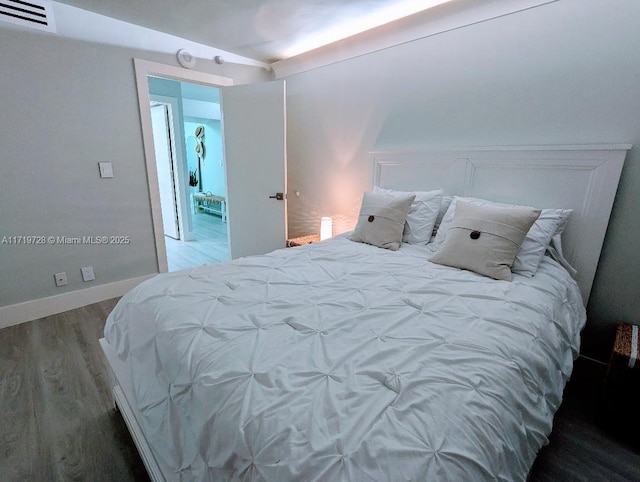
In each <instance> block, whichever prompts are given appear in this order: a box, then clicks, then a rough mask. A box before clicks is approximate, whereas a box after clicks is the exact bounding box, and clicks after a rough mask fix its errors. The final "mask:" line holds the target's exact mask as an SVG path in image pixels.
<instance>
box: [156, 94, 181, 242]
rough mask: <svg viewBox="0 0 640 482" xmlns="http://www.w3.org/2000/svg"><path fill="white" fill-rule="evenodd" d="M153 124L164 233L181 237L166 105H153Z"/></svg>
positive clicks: (177, 237) (175, 237)
mask: <svg viewBox="0 0 640 482" xmlns="http://www.w3.org/2000/svg"><path fill="white" fill-rule="evenodd" d="M151 124H152V128H153V144H154V147H155V152H156V164H157V167H158V186H159V188H160V205H161V207H162V225H163V227H164V234H165V236H170V237H172V238H174V239H180V231H179V229H178V207H177V205H176V186H175V176H174V168H175V166H174V163H173V156H172V153H171V140H170V139H169V133H170V130H169V119H168V113H167V106H166V105H164V104H158V105H153V106H151Z"/></svg>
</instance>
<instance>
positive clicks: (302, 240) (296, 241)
mask: <svg viewBox="0 0 640 482" xmlns="http://www.w3.org/2000/svg"><path fill="white" fill-rule="evenodd" d="M319 242H320V235H319V234H310V235H308V236H298V237H297V238H290V239H287V248H293V247H294V246H302V245H304V244H311V243H319Z"/></svg>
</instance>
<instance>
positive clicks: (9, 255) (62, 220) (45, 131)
mask: <svg viewBox="0 0 640 482" xmlns="http://www.w3.org/2000/svg"><path fill="white" fill-rule="evenodd" d="M0 46H1V47H0V65H1V66H2V67H1V69H2V72H1V74H0V240H1V239H2V238H3V237H4V236H18V235H38V236H50V235H52V236H68V237H75V236H97V235H108V236H110V235H123V236H129V237H130V239H131V242H130V244H128V245H107V246H90V245H72V246H69V245H67V246H62V245H55V244H45V245H31V246H26V245H10V244H1V243H0V306H7V305H12V304H15V303H19V302H23V301H28V300H34V299H39V298H44V297H47V296H51V295H56V294H61V293H65V292H69V291H73V290H77V289H82V288H86V287H89V286H95V285H97V284H102V283H108V282H114V281H119V280H124V279H128V278H132V277H137V276H142V275H146V274H150V273H155V272H157V269H158V268H157V263H156V254H155V245H154V237H153V230H152V225H151V210H150V205H149V192H148V185H147V178H146V168H145V160H144V153H143V144H142V133H141V127H140V116H139V112H138V99H137V92H136V86H135V75H134V69H133V61H132V58H133V57H138V58H144V59H147V60H152V61H157V62H162V63H165V64H169V65H176V66H177V62H176V60H175V57H174V56H172V55H165V54H157V53H150V52H144V51H137V50H131V49H125V48H120V47H111V46H104V45H98V44H92V43H86V42H79V41H74V40H68V39H64V38H61V37H56V36H53V35H48V34H41V33H37V32H34V33H32V32H30V31H23V30H18V29H14V28H5V27H3V26H1V25H0ZM198 68H199V69H200V70H204V71H206V72H209V73H215V74H218V75H223V76H227V77H231V78H234V80H235V83H237V84H241V83H248V82H255V81H262V80H266V79H269V78H270V74H268V73H267V72H266V71H264V70H263V69H258V68H255V67H245V66H237V65H229V64H225V65H222V66H217V64H215V63H214V62H213V61H210V62H205V61H199V62H198ZM98 161H111V162H113V168H114V172H115V178H113V179H108V180H101V179H100V178H99V176H98V164H97V163H98ZM86 265H92V266H94V268H95V274H96V280H95V281H93V282H91V283H83V282H82V279H81V276H80V268H81V267H82V266H86ZM59 271H66V273H67V277H68V280H69V285H68V286H66V287H63V288H57V287H56V286H55V284H54V278H53V275H54V273H57V272H59ZM4 321H7V320H4Z"/></svg>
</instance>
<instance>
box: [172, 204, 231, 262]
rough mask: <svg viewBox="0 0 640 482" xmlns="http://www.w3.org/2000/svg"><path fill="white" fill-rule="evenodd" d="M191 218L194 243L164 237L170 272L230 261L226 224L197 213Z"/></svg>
mask: <svg viewBox="0 0 640 482" xmlns="http://www.w3.org/2000/svg"><path fill="white" fill-rule="evenodd" d="M192 217H193V218H192V219H193V232H194V234H195V238H196V239H195V240H194V241H180V240H177V239H173V238H171V237H169V236H165V237H164V240H165V244H166V247H167V264H168V267H169V271H170V272H172V271H178V270H181V269H186V268H193V267H195V266H200V265H203V264H207V263H219V262H221V261H228V260H229V259H230V258H229V245H228V241H227V223H223V222H222V219H221V218H220V216H216V215H213V214H206V213H197V214H192Z"/></svg>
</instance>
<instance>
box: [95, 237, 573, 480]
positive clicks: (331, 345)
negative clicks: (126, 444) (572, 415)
mask: <svg viewBox="0 0 640 482" xmlns="http://www.w3.org/2000/svg"><path fill="white" fill-rule="evenodd" d="M430 254H431V251H430V247H429V246H428V245H427V246H416V245H407V244H403V245H402V247H401V249H400V250H398V251H395V252H394V251H388V250H385V249H379V248H376V247H372V246H369V245H365V244H360V243H355V242H352V241H350V240H349V239H347V238H346V237H337V238H334V239H332V240H329V241H327V242H322V243H318V244H312V245H307V246H303V247H299V248H293V249H283V250H278V251H275V252H273V253H270V254H267V255H264V256H254V257H249V258H243V259H239V260H236V261H232V262H229V263H224V264H218V265H208V266H203V267H200V268H197V269H194V270H190V271H181V272H177V273H171V274H166V275H161V276H158V277H156V278H153V279H151V280H149V281H147V282H145V283H143V284H142V285H140V286H138V287H137V288H136V289H134V290H132V291H131V292H129V293H128V294H127V295H126V296H124V297H123V298H122V299H121V300H120V302H119V303H118V305H117V306H116V308H115V309H114V311H113V312H112V313H111V315H110V316H109V318H108V320H107V324H106V327H105V339H106V341H107V342H108V344H109V346H110V347H111V348H112V349H113V350H114V351H115V353H116V354H117V356H118V358H119V359H120V361H122V362H123V363H124V364H125V365H126V366H127V369H128V371H129V375H130V376H131V379H132V381H133V394H132V395H131V396H130V400H129V402H130V403H131V404H132V405H135V407H136V409H137V410H138V411H139V413H140V414H141V415H142V417H141V418H142V420H141V421H140V422H141V426H142V429H143V431H144V433H145V437H146V439H147V441H148V442H149V443H150V445H151V447H152V449H153V451H154V453H155V455H156V458H158V459H159V460H162V461H163V464H164V465H165V466H166V467H167V472H168V474H169V477H174V478H175V480H212V481H222V480H268V481H274V482H284V481H291V480H296V481H304V482H310V481H385V480H386V481H401V480H402V481H405V480H406V481H409V480H413V481H419V480H420V481H423V480H429V481H431V480H434V481H435V480H437V481H447V480H451V481H461V480H465V481H474V480H504V481H518V480H525V478H526V476H527V473H528V471H529V468H530V467H531V464H532V463H533V461H534V459H535V456H536V453H537V451H538V449H539V448H540V447H541V446H542V445H543V444H545V443H546V441H547V438H546V437H547V435H548V434H549V432H550V431H551V424H552V419H553V414H554V412H555V411H556V409H557V408H558V407H559V405H560V402H561V397H562V390H563V388H564V384H565V382H566V380H567V378H568V377H569V375H570V373H571V370H572V366H573V360H574V358H575V357H576V356H577V353H578V346H579V332H580V330H581V328H582V326H583V324H584V322H585V313H584V308H583V305H582V299H581V297H580V292H579V289H578V287H577V286H576V284H575V282H574V281H573V280H572V279H571V277H570V276H569V275H568V274H567V272H566V271H565V270H564V269H563V268H561V267H560V266H559V265H558V264H556V263H555V262H554V261H552V260H551V259H549V258H546V257H545V259H544V260H543V262H542V263H541V266H540V269H539V271H538V273H537V274H536V275H535V276H534V277H533V278H526V277H523V276H519V275H514V280H513V282H507V281H495V280H492V279H489V278H485V277H482V276H480V275H477V274H474V273H471V272H468V271H462V270H458V269H454V268H448V267H445V266H440V265H436V264H432V263H430V262H428V261H427V258H428V257H429V255H430Z"/></svg>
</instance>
